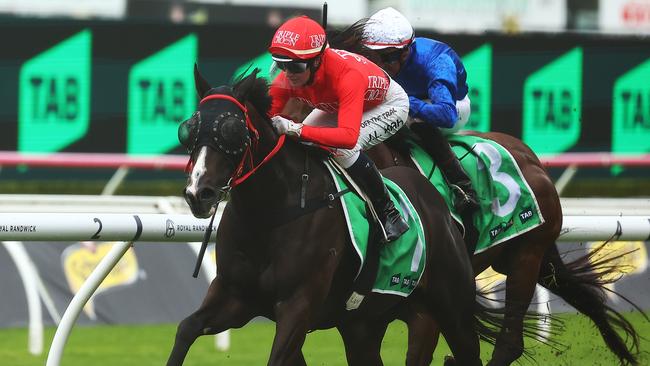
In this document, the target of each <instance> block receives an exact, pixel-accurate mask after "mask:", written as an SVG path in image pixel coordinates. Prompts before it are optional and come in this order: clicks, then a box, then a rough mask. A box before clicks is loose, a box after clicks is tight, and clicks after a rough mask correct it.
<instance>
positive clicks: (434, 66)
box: [363, 7, 478, 213]
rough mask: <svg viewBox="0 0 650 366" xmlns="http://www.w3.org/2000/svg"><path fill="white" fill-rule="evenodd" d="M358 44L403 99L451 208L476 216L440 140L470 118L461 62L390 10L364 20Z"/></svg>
mask: <svg viewBox="0 0 650 366" xmlns="http://www.w3.org/2000/svg"><path fill="white" fill-rule="evenodd" d="M363 43H364V45H365V46H366V47H367V48H369V49H371V50H373V51H375V52H376V53H377V55H378V64H379V66H381V67H382V68H383V69H384V70H385V71H386V72H387V73H388V74H390V76H391V77H392V78H393V79H394V80H395V81H397V82H398V83H399V84H400V85H401V86H402V88H404V90H405V91H406V93H407V94H408V96H409V102H410V110H409V122H408V123H409V125H410V127H411V129H412V130H413V131H414V132H415V133H417V134H418V135H419V136H420V138H421V139H422V142H423V145H424V148H425V149H426V150H427V152H428V153H429V154H430V155H431V156H432V158H433V159H434V160H435V161H436V163H437V164H438V166H439V167H440V169H441V170H442V172H443V174H444V175H445V178H446V179H447V181H448V182H449V185H450V186H451V187H452V189H453V191H454V193H455V196H456V208H457V209H458V210H459V211H460V212H461V213H462V212H464V211H465V210H468V211H469V212H471V211H474V210H476V209H477V208H478V201H477V198H476V192H475V191H474V189H473V188H472V183H471V181H470V180H469V177H468V176H467V173H466V172H465V171H464V169H463V168H462V166H461V165H460V162H459V161H458V159H457V158H456V155H455V154H454V153H453V152H452V150H451V147H450V146H449V143H448V142H447V140H446V138H445V135H448V134H451V133H454V132H457V131H458V130H460V129H461V128H462V127H463V126H464V125H465V124H466V123H467V121H468V120H469V116H470V112H471V106H470V100H469V97H468V95H467V93H468V86H467V74H466V72H465V67H464V66H463V63H462V61H461V60H460V57H458V55H457V54H456V52H455V51H454V50H453V49H452V48H451V47H449V46H448V45H446V44H445V43H442V42H439V41H436V40H433V39H428V38H422V37H417V38H416V37H415V36H414V32H413V27H412V26H411V24H410V23H409V21H408V20H407V19H406V18H405V17H404V15H402V14H401V13H400V12H398V11H397V10H395V9H393V8H390V7H389V8H385V9H382V10H379V11H378V12H376V13H375V14H373V15H372V16H371V17H370V19H368V21H367V22H366V24H365V27H364V32H363Z"/></svg>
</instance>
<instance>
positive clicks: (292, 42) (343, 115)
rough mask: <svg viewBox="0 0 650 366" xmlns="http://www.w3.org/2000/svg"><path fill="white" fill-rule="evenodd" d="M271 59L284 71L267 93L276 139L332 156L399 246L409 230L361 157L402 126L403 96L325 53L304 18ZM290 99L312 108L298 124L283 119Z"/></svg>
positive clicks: (373, 71) (383, 77)
mask: <svg viewBox="0 0 650 366" xmlns="http://www.w3.org/2000/svg"><path fill="white" fill-rule="evenodd" d="M269 53H271V55H272V57H273V60H274V61H275V63H276V64H277V66H278V68H279V69H280V70H282V71H283V72H281V73H280V74H279V75H278V76H277V78H276V79H275V80H274V81H273V83H272V85H271V89H270V94H271V96H272V97H273V104H272V107H271V111H270V116H271V117H272V118H271V119H272V121H273V126H274V128H275V129H276V131H277V132H278V133H280V134H286V135H289V136H291V137H294V138H297V139H300V140H304V141H309V142H313V143H317V144H320V145H324V146H328V147H331V148H334V150H335V160H336V161H337V162H338V163H339V164H340V165H342V166H343V167H344V168H345V169H346V170H347V172H348V173H349V174H350V175H351V176H352V178H353V179H354V181H355V182H356V183H357V184H358V185H359V186H360V188H361V189H362V190H363V191H364V192H365V193H366V195H367V196H368V197H369V199H370V203H371V204H372V205H373V207H374V209H375V211H376V212H377V214H378V216H379V219H380V221H381V223H382V225H383V228H384V231H385V234H386V235H385V238H384V241H385V242H390V241H393V240H395V239H397V238H399V237H400V236H401V235H402V234H403V233H404V232H406V230H408V224H407V223H406V221H404V219H403V218H402V217H401V215H400V214H399V212H398V211H397V209H396V208H395V206H394V205H393V202H392V201H391V199H390V197H389V196H388V192H387V190H386V187H385V186H384V183H383V181H382V179H381V175H380V173H379V171H378V170H377V167H376V166H375V164H374V163H373V162H372V160H370V159H369V158H368V156H367V155H366V154H365V153H364V152H363V151H364V150H366V149H369V148H371V147H372V146H374V145H376V144H378V143H380V142H382V141H384V140H386V139H387V138H389V137H390V136H392V135H393V134H395V132H397V130H398V129H399V128H401V127H402V126H404V123H405V122H406V118H407V117H408V110H409V100H408V96H407V95H406V93H405V92H404V90H403V89H402V88H401V87H400V86H399V85H398V84H397V83H396V82H393V81H392V80H391V78H390V77H389V76H388V75H387V74H386V73H385V72H384V71H383V70H382V69H381V68H379V67H378V66H377V65H375V64H373V63H372V62H370V61H368V60H367V59H366V58H364V57H362V56H359V55H357V54H354V53H350V52H347V51H343V50H336V49H331V48H329V47H328V46H327V39H326V35H325V31H324V29H323V27H321V26H320V25H319V24H318V23H317V22H315V21H314V20H312V19H310V18H308V17H306V16H300V17H297V18H293V19H290V20H288V21H287V22H286V23H284V24H283V25H282V26H280V28H278V30H277V31H276V32H275V35H274V36H273V40H272V41H271V46H270V47H269ZM293 98H295V99H298V100H300V101H301V102H303V103H306V104H307V105H309V106H310V107H312V108H314V109H313V111H312V112H311V113H310V114H309V115H308V116H307V117H306V118H305V120H304V121H303V122H302V123H295V122H294V121H292V120H290V119H287V118H285V117H283V116H282V112H283V109H284V107H285V105H286V104H287V102H288V101H289V100H290V99H293Z"/></svg>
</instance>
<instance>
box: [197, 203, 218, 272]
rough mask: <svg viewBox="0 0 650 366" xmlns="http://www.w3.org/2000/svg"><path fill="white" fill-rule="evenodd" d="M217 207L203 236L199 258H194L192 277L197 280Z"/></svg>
mask: <svg viewBox="0 0 650 366" xmlns="http://www.w3.org/2000/svg"><path fill="white" fill-rule="evenodd" d="M218 208H219V204H218V203H217V207H215V209H214V213H213V214H212V218H211V219H210V225H208V227H207V229H205V234H204V235H203V243H201V249H200V250H199V256H198V257H197V258H196V264H195V265H194V273H193V274H192V277H194V278H197V277H198V276H199V271H200V270H201V263H203V256H204V255H205V250H206V249H207V248H208V242H210V236H211V235H212V223H213V222H214V217H215V216H217V209H218Z"/></svg>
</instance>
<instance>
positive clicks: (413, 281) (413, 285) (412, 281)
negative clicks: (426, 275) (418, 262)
mask: <svg viewBox="0 0 650 366" xmlns="http://www.w3.org/2000/svg"><path fill="white" fill-rule="evenodd" d="M417 284H418V281H417V280H416V279H415V278H412V279H411V285H410V286H409V287H410V288H411V289H414V288H415V285H417Z"/></svg>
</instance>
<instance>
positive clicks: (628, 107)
mask: <svg viewBox="0 0 650 366" xmlns="http://www.w3.org/2000/svg"><path fill="white" fill-rule="evenodd" d="M612 108H613V112H612V152H617V153H642V152H648V151H650V60H647V61H645V62H644V63H642V64H640V65H639V66H637V67H635V68H634V69H632V70H630V71H628V72H626V73H625V74H623V75H622V76H621V77H620V78H618V79H617V80H616V83H615V84H614V96H613V107H612Z"/></svg>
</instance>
